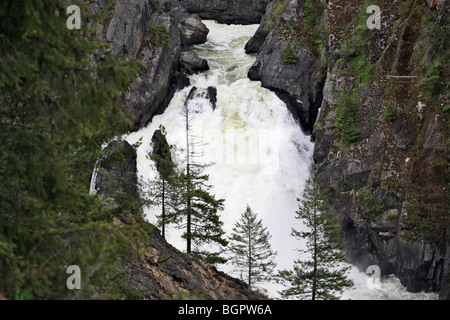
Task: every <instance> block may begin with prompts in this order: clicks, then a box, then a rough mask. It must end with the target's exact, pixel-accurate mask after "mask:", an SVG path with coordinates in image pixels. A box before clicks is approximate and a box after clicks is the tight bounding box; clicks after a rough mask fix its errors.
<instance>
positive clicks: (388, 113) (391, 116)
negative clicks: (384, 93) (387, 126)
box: [383, 104, 397, 122]
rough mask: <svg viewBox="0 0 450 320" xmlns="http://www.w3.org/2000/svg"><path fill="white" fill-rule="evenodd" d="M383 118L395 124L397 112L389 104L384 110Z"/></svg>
mask: <svg viewBox="0 0 450 320" xmlns="http://www.w3.org/2000/svg"><path fill="white" fill-rule="evenodd" d="M383 117H384V120H385V121H386V122H394V120H395V119H396V118H397V110H396V109H395V108H394V107H393V106H391V105H390V104H389V105H388V106H387V107H386V108H385V109H384V113H383Z"/></svg>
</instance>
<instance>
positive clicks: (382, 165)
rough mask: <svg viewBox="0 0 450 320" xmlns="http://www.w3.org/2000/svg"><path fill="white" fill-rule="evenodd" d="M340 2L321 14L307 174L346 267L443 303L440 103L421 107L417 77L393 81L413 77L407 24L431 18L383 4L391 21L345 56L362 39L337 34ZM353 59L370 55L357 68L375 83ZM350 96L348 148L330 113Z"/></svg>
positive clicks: (413, 31) (415, 38) (412, 38)
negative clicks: (437, 296)
mask: <svg viewBox="0 0 450 320" xmlns="http://www.w3.org/2000/svg"><path fill="white" fill-rule="evenodd" d="M340 5H341V4H340V3H338V2H333V3H329V4H328V6H327V7H326V15H325V16H326V17H327V20H326V23H327V26H328V28H330V30H335V32H332V31H330V34H329V35H328V41H327V45H326V50H327V58H328V77H327V80H326V83H325V86H324V90H323V98H324V99H323V103H322V106H321V108H320V112H319V115H318V119H317V121H316V125H315V127H314V131H313V135H314V137H315V141H316V144H315V150H314V158H315V161H316V174H317V175H318V177H319V180H320V181H321V182H322V183H323V185H324V186H325V187H326V188H327V189H328V190H329V197H330V202H331V204H332V205H333V207H334V208H335V210H336V212H338V213H339V214H340V216H341V218H342V224H343V232H344V236H345V239H346V240H347V243H348V245H349V254H350V258H351V260H352V261H353V263H354V264H356V265H358V266H359V267H360V268H361V269H362V270H366V268H367V267H368V266H369V265H371V264H376V265H378V266H379V267H380V268H381V272H382V274H383V275H387V274H391V273H393V274H395V275H396V276H398V277H399V279H400V280H401V282H402V284H403V285H405V286H406V287H407V289H408V290H410V291H413V292H418V291H440V290H442V292H443V293H442V294H441V298H442V297H443V296H445V293H444V292H448V281H447V282H446V281H444V279H445V278H446V277H447V279H448V274H449V266H450V264H449V262H450V251H449V250H450V244H449V234H450V233H449V226H450V220H449V216H448V212H449V207H448V205H449V204H448V201H447V200H446V199H448V190H447V189H448V187H447V186H448V176H447V178H446V177H445V174H444V172H448V167H447V165H446V164H445V163H446V162H447V161H448V159H450V157H449V151H448V149H447V148H448V146H447V147H446V146H445V143H444V140H443V135H444V132H445V131H446V129H445V127H444V126H443V123H444V122H442V116H443V114H442V112H441V109H442V103H443V101H445V98H444V96H442V95H439V94H438V95H436V96H434V97H433V98H429V99H430V100H429V101H427V103H425V102H424V101H420V100H419V99H418V98H417V96H418V94H419V92H418V90H417V88H418V87H419V86H420V84H419V82H420V80H419V79H416V78H414V77H412V78H408V77H404V78H402V76H403V75H406V76H407V75H410V72H412V70H415V72H416V74H417V72H420V71H419V68H417V67H414V64H418V63H419V61H420V59H418V58H417V56H415V53H414V51H413V48H414V46H417V47H416V48H419V47H421V48H426V47H429V46H430V44H429V43H426V42H419V39H420V37H419V35H420V34H421V33H423V32H424V31H423V30H424V29H420V28H418V27H417V20H415V19H419V17H420V15H421V14H424V15H425V14H426V15H429V16H433V15H434V14H435V12H433V11H425V10H424V8H423V6H424V3H420V4H417V5H416V7H414V8H413V7H409V8H408V11H406V12H407V13H408V16H406V17H405V11H404V10H405V9H406V7H403V6H400V7H399V6H394V5H393V4H385V5H383V7H382V8H381V9H382V12H390V14H391V16H390V17H389V18H388V17H385V18H384V20H383V28H382V29H381V31H379V32H368V31H366V33H365V36H364V42H365V44H364V45H363V46H364V49H354V48H351V49H350V51H352V52H351V53H350V56H347V54H349V52H348V51H346V50H348V49H345V48H344V47H343V46H342V43H345V42H346V41H348V40H347V39H352V41H353V42H354V41H357V40H356V39H358V37H362V35H361V34H358V32H357V31H356V30H357V29H353V30H352V29H350V30H347V31H343V29H339V28H343V27H345V24H343V22H342V21H344V20H343V19H344V17H345V15H346V14H347V15H348V14H350V12H347V13H346V12H345V10H344V11H343V10H339V9H338V7H339V6H340ZM353 5H354V6H355V9H354V10H356V11H355V12H354V15H355V16H356V15H357V14H358V11H357V10H364V8H363V7H361V5H362V1H354V4H353ZM405 6H406V4H405ZM406 18H408V19H406ZM399 21H401V22H400V23H399ZM347 28H348V27H347ZM423 28H425V27H423ZM359 30H362V29H359ZM361 39H362V38H361ZM430 41H433V40H432V39H431V40H430ZM358 50H360V52H358ZM422 50H423V49H422ZM358 55H362V56H364V55H367V56H369V55H370V56H371V60H366V61H368V63H369V64H373V65H376V66H375V67H373V68H374V69H376V71H374V73H373V74H376V76H373V77H371V76H370V74H371V73H370V72H369V71H367V70H369V68H370V66H367V65H366V66H364V67H363V68H364V69H363V68H360V69H359V68H358V67H357V66H356V64H355V61H356V60H355V59H357V57H358ZM360 58H361V57H360ZM363 59H366V58H363ZM429 59H430V58H429ZM362 70H365V71H364V72H361V71H362ZM361 73H366V75H363V74H361ZM364 77H366V78H365V79H364ZM422 77H423V76H422ZM361 83H364V84H363V86H360V84H361ZM351 92H357V94H358V95H357V99H356V100H354V101H353V102H352V103H354V107H355V110H357V112H356V113H355V117H354V118H353V120H351V121H352V123H353V126H354V129H355V130H356V132H357V133H358V138H357V139H355V140H354V141H352V142H350V143H349V142H345V140H344V134H345V133H344V132H343V131H342V130H339V129H338V128H337V123H336V122H337V119H336V118H337V117H336V114H337V112H338V109H339V108H340V106H341V105H342V100H340V97H342V96H349V93H351ZM348 101H349V100H348ZM388 106H390V107H389V108H392V107H393V108H394V110H395V112H394V115H393V116H392V118H389V117H387V116H386V108H388ZM408 110H410V111H408ZM341 125H342V123H341ZM439 159H440V160H439ZM444 159H447V160H444ZM446 283H447V284H446ZM447 297H448V294H447Z"/></svg>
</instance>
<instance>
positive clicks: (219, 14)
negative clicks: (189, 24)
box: [179, 0, 270, 24]
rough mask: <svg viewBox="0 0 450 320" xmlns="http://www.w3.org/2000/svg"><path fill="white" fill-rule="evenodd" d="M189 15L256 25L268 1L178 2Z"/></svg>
mask: <svg viewBox="0 0 450 320" xmlns="http://www.w3.org/2000/svg"><path fill="white" fill-rule="evenodd" d="M179 2H180V4H181V5H182V6H183V7H184V8H186V9H187V10H188V11H189V12H190V13H196V14H198V15H199V16H200V17H201V18H202V19H207V20H216V21H217V22H219V23H227V24H256V23H259V22H260V20H261V17H262V16H263V15H264V12H265V10H266V6H267V4H269V2H270V0H240V1H229V0H209V1H200V0H179Z"/></svg>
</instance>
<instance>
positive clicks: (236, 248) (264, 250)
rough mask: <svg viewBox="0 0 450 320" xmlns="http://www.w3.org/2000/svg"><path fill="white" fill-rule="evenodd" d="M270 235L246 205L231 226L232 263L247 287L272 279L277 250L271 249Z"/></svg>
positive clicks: (230, 247) (230, 248) (230, 249)
mask: <svg viewBox="0 0 450 320" xmlns="http://www.w3.org/2000/svg"><path fill="white" fill-rule="evenodd" d="M270 238H271V235H270V233H269V231H268V230H267V227H263V225H262V220H257V214H256V213H254V212H253V211H252V210H251V209H250V207H249V206H248V205H247V209H246V210H245V212H244V213H243V214H242V216H241V218H240V220H239V221H236V224H235V225H234V227H233V233H232V235H231V237H230V246H229V251H230V252H231V254H232V261H233V264H234V265H236V267H237V270H238V271H240V272H241V274H242V276H243V275H245V276H244V277H243V280H244V281H245V282H247V283H248V287H249V289H251V288H253V287H254V286H255V284H256V283H259V282H263V281H269V280H271V279H272V274H273V270H274V269H275V267H276V263H275V261H274V259H275V257H276V255H277V252H274V251H272V248H271V246H270V243H269V240H270Z"/></svg>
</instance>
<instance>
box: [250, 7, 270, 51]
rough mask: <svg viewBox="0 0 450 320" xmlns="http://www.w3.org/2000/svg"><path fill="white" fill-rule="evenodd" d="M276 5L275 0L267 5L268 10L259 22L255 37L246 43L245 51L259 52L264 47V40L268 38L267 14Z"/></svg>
mask: <svg viewBox="0 0 450 320" xmlns="http://www.w3.org/2000/svg"><path fill="white" fill-rule="evenodd" d="M274 5H275V1H272V2H271V3H269V4H268V5H267V8H266V12H265V14H264V15H263V17H262V18H261V22H260V23H259V27H258V29H257V30H256V33H255V34H254V35H253V37H251V38H250V40H249V41H248V42H247V43H246V44H245V53H247V54H250V53H257V52H258V50H259V49H260V48H261V47H262V45H263V44H264V41H265V40H266V38H267V31H266V21H267V16H268V15H269V13H270V12H272V11H273V9H274Z"/></svg>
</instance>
